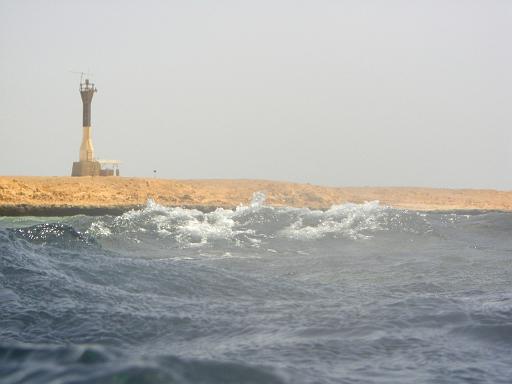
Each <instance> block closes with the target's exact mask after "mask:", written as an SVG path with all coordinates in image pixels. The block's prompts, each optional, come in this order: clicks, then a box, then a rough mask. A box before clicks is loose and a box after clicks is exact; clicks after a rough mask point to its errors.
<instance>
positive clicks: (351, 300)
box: [0, 195, 512, 384]
mask: <svg viewBox="0 0 512 384" xmlns="http://www.w3.org/2000/svg"><path fill="white" fill-rule="evenodd" d="M511 378H512V214H510V213H501V212H465V213H454V212H443V213H421V212H415V211H405V210H396V209H390V208H388V207H384V206H381V205H379V204H378V203H377V202H370V203H365V204H345V205H340V206H333V207H332V208H331V209H329V210H327V211H314V210H309V209H296V208H272V207H267V206H265V205H264V203H263V197H262V195H256V196H255V199H254V201H253V203H252V204H250V205H249V206H240V207H238V208H237V209H236V210H224V209H218V210H216V211H214V212H211V213H202V212H200V211H197V210H189V209H181V208H165V207H162V206H159V205H158V204H156V203H154V202H151V201H149V202H148V204H147V206H146V207H145V208H144V209H142V210H138V211H131V212H128V213H125V214H123V215H121V216H116V217H114V216H102V217H87V216H73V217H67V218H33V217H32V218H29V217H26V218H7V217H4V218H0V382H2V383H6V384H8V383H86V382H92V383H174V382H175V383H411V382H415V383H468V382H471V383H479V382H482V383H484V382H485V383H510V380H511Z"/></svg>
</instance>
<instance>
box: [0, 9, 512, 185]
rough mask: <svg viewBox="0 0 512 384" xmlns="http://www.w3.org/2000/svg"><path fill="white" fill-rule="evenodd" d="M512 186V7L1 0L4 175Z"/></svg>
mask: <svg viewBox="0 0 512 384" xmlns="http://www.w3.org/2000/svg"><path fill="white" fill-rule="evenodd" d="M87 70H90V71H91V72H92V73H93V74H94V75H93V76H92V78H93V80H94V81H95V83H96V86H97V88H98V90H99V91H98V93H97V94H96V95H95V97H94V100H93V105H92V125H93V143H94V147H95V150H96V156H97V157H98V158H108V159H120V160H121V161H122V162H123V164H122V168H121V172H122V173H123V175H125V176H152V171H153V169H157V172H158V176H159V177H165V178H263V179H278V180H290V181H299V182H310V183H315V184H325V185H338V186H344V185H404V186H406V185H416V186H436V187H470V188H475V187H483V188H499V189H512V1H509V0H503V1H493V0H481V1H470V0H460V1H450V0H440V1H435V0H425V1H413V0H404V1H392V0H388V1H382V0H376V1H364V0H353V1H342V0H339V1H324V0H315V1H291V0H290V1H284V0H283V1H281V0H272V1H262V0H258V1H222V0H210V1H192V0H188V1H163V0H162V1H148V0H144V1H128V0H125V1H106V0H101V1H100V0H97V1H94V0H88V1H69V0H62V1H23V0H12V1H7V0H0V79H1V80H0V143H1V147H0V174H4V175H70V173H71V165H72V162H73V161H77V160H78V150H79V145H80V141H81V134H82V132H81V131H82V128H81V123H82V115H81V109H82V105H81V100H80V95H79V93H78V85H79V80H80V75H77V74H73V73H70V71H87Z"/></svg>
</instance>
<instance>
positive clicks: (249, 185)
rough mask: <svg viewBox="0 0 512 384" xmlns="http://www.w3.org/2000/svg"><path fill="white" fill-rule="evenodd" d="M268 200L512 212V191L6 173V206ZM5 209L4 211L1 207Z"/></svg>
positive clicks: (0, 179)
mask: <svg viewBox="0 0 512 384" xmlns="http://www.w3.org/2000/svg"><path fill="white" fill-rule="evenodd" d="M257 191H261V192H264V193H266V195H267V199H266V204H268V205H273V206H293V207H310V208H321V209H325V208H329V207H330V206H331V205H333V204H341V203H346V202H353V203H362V202H364V201H373V200H378V201H380V203H381V204H383V205H389V206H392V207H396V208H408V209H417V210H454V209H457V210H458V209H463V210H471V209H485V210H504V211H512V191H507V192H505V191H496V190H476V189H464V190H462V189H433V188H405V187H343V188H334V187H322V186H316V185H310V184H296V183H286V182H278V181H265V180H161V179H142V178H124V177H94V178H93V177H73V178H72V177H25V176H24V177H21V176H19V177H14V176H0V208H5V207H13V206H20V205H24V206H26V207H28V208H29V209H30V207H62V206H68V207H77V208H80V207H128V206H136V205H142V204H144V203H145V202H146V200H147V199H148V198H153V199H154V200H155V201H156V202H158V203H160V204H162V205H167V206H189V207H190V206H201V207H207V208H208V207H209V208H213V207H233V206H236V205H239V204H247V203H249V202H250V201H251V197H252V194H253V193H254V192H257ZM0 214H1V211H0Z"/></svg>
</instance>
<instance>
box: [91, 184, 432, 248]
mask: <svg viewBox="0 0 512 384" xmlns="http://www.w3.org/2000/svg"><path fill="white" fill-rule="evenodd" d="M264 200H265V195H264V194H263V193H261V192H258V193H255V194H254V196H253V200H252V202H251V203H250V204H249V205H246V206H244V205H240V206H238V207H237V208H236V209H223V208H218V209H216V210H215V211H213V212H209V213H204V212H201V211H199V210H197V209H187V208H180V207H177V208H171V207H164V206H161V205H159V204H157V203H155V202H154V201H153V200H148V202H147V204H146V206H145V207H144V208H142V209H139V210H132V211H129V212H127V213H125V214H123V215H121V216H117V217H113V218H111V217H103V218H100V219H98V220H96V221H94V222H93V223H91V225H90V227H89V228H88V229H87V231H86V233H87V234H89V235H92V236H94V237H98V238H110V239H114V238H123V239H125V240H129V241H132V242H134V243H138V242H141V241H144V240H145V239H147V238H151V240H154V239H155V238H160V239H167V240H171V241H174V242H175V243H177V244H178V245H179V246H182V247H190V246H201V245H205V244H211V243H215V242H216V241H219V240H220V241H228V242H231V243H233V244H235V245H240V246H250V247H258V246H259V245H260V243H261V241H262V240H265V239H271V238H281V239H290V240H302V241H312V240H318V239H322V238H325V237H331V238H347V239H353V240H359V239H368V238H370V237H372V236H373V235H374V234H375V233H376V232H378V231H385V230H390V229H399V230H404V231H410V232H417V233H420V232H425V231H428V229H429V228H428V225H427V224H426V220H425V219H424V218H423V217H421V216H419V215H418V214H416V213H409V212H407V211H398V210H393V209H390V208H389V207H386V206H382V205H380V204H379V202H378V201H372V202H367V203H363V204H352V203H347V204H342V205H335V206H332V207H331V208H330V209H328V210H326V211H321V210H311V209H308V208H292V207H270V206H266V205H265V204H264ZM425 227H427V228H425Z"/></svg>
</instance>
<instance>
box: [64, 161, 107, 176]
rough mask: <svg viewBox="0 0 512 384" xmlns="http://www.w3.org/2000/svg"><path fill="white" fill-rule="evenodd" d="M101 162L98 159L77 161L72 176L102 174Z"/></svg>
mask: <svg viewBox="0 0 512 384" xmlns="http://www.w3.org/2000/svg"><path fill="white" fill-rule="evenodd" d="M101 173H102V172H101V164H100V163H99V162H97V161H76V162H74V163H73V170H72V171H71V176H101Z"/></svg>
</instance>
